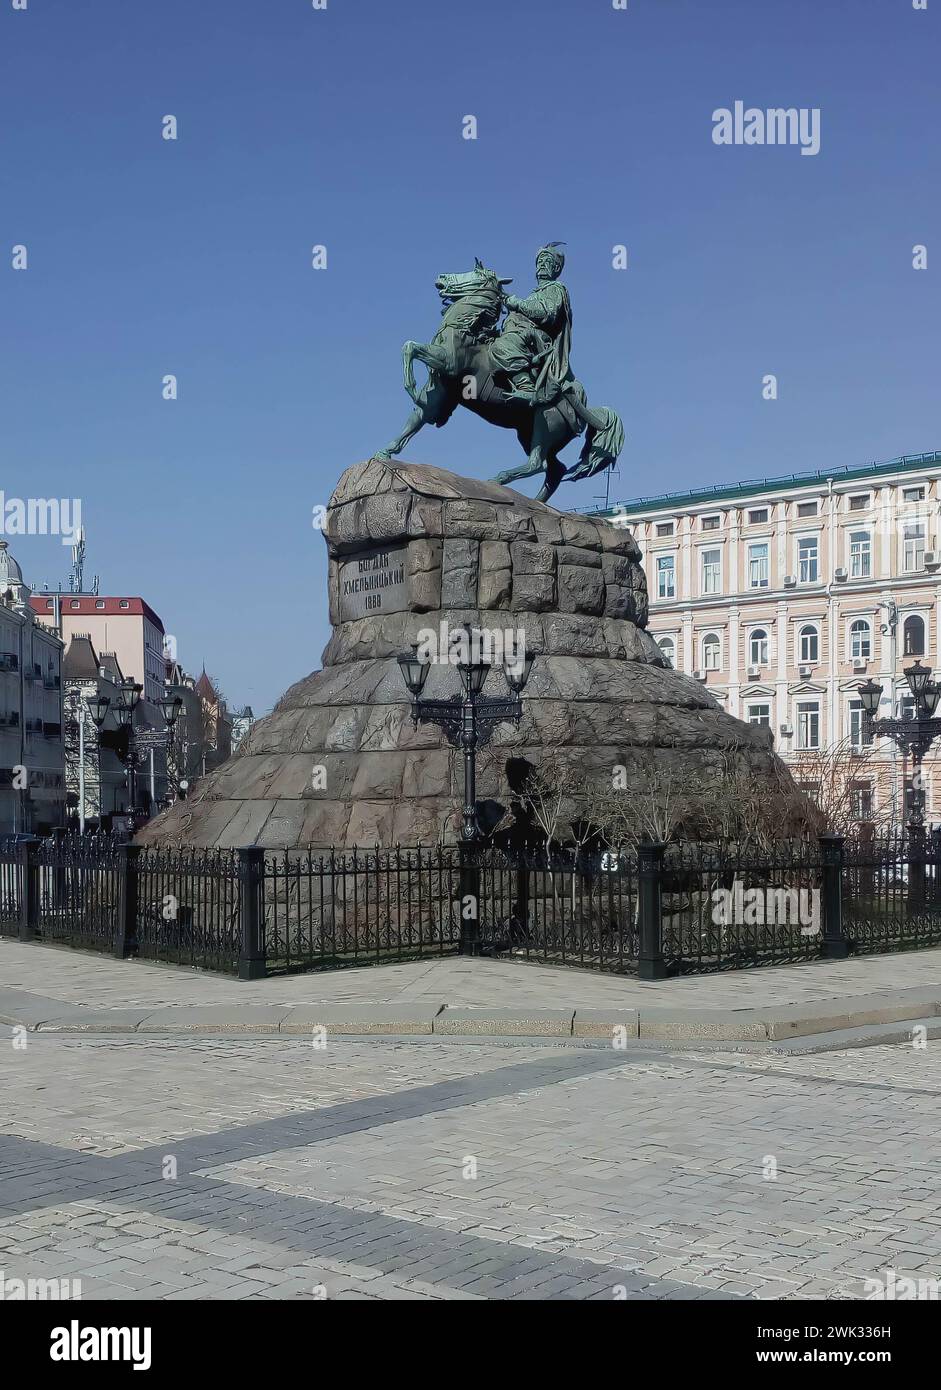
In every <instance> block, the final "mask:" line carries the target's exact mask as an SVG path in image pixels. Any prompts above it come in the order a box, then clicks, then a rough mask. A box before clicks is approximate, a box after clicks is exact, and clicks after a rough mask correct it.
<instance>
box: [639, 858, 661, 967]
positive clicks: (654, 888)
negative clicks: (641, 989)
mask: <svg viewBox="0 0 941 1390" xmlns="http://www.w3.org/2000/svg"><path fill="white" fill-rule="evenodd" d="M665 849H666V845H664V844H659V843H647V844H640V845H638V846H637V880H638V909H639V911H638V927H639V934H640V943H639V949H638V957H637V974H638V976H639V977H640V979H642V980H663V979H665V978H666V973H667V967H666V961H665V960H664V959H663V903H662V891H663V854H664V850H665Z"/></svg>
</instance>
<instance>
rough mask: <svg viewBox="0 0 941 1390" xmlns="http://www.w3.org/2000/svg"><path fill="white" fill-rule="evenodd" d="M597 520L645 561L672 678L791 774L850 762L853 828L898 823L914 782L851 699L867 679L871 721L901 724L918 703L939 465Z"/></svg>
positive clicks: (687, 497)
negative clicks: (876, 691) (872, 684)
mask: <svg viewBox="0 0 941 1390" xmlns="http://www.w3.org/2000/svg"><path fill="white" fill-rule="evenodd" d="M604 514H605V515H607V516H608V517H609V519H610V520H612V521H613V522H614V523H615V524H616V525H619V526H626V527H628V528H629V529H630V530H631V531H632V533H633V534H634V536H635V537H636V539H637V541H638V543H639V545H640V547H641V552H642V555H643V562H644V568H645V570H646V574H647V583H648V588H649V591H650V631H651V633H652V634H653V636H654V637H655V638H656V639H657V641H658V643H659V645H660V647H661V650H662V651H663V652H664V654H665V655H666V656H667V657H668V658H669V660H670V661H671V662H672V664H673V665H674V666H675V667H676V668H677V669H678V670H681V671H684V672H686V673H687V674H690V675H693V676H695V677H697V678H698V679H699V680H701V681H703V683H704V684H705V685H706V686H707V688H708V689H709V690H710V691H711V692H712V694H713V695H714V696H715V697H716V699H717V700H719V701H720V702H721V703H722V704H723V706H724V707H725V709H726V710H727V711H728V712H729V713H730V714H734V715H736V716H737V717H739V718H740V719H745V720H748V721H749V722H751V723H754V724H764V725H766V726H767V727H769V728H770V729H772V730H773V732H774V737H775V746H776V748H777V751H778V752H779V754H780V755H781V756H782V757H783V759H784V760H785V761H786V762H789V763H791V764H792V765H793V766H794V767H795V768H797V769H800V770H803V771H806V770H807V769H809V768H812V767H813V765H814V763H815V761H816V762H818V763H819V764H820V765H821V766H822V765H823V763H824V762H825V758H826V755H827V754H828V752H829V755H830V756H832V755H833V754H834V750H836V752H837V753H842V751H843V750H845V751H846V754H847V758H848V759H849V760H850V761H851V762H852V763H853V766H854V774H853V775H854V778H855V779H856V781H855V782H854V784H853V786H852V797H853V799H854V801H855V803H856V812H857V814H858V818H859V819H879V820H890V819H896V820H899V819H901V817H902V815H903V814H904V806H905V797H906V777H907V775H908V769H907V768H906V767H905V764H904V761H903V759H902V757H901V755H900V754H898V753H897V751H896V749H895V745H894V744H893V743H892V742H891V741H890V740H888V739H880V740H878V741H877V742H876V743H875V744H873V743H872V741H871V740H870V739H869V737H868V734H867V730H866V726H865V722H864V719H863V713H862V702H861V700H860V699H859V695H858V687H859V685H860V683H861V682H862V681H865V680H867V679H870V678H872V679H875V680H876V681H878V682H879V683H880V684H881V685H882V687H883V696H882V705H881V707H880V710H879V715H880V717H886V716H888V715H895V714H899V713H901V712H904V711H905V710H906V708H907V707H908V706H909V705H910V703H911V696H910V692H909V690H908V688H907V685H906V682H905V677H904V668H905V667H906V666H908V665H910V664H911V663H912V662H913V661H914V660H915V659H920V660H921V661H922V662H923V663H924V664H926V665H928V666H933V667H938V666H939V665H941V453H931V454H920V455H914V456H906V457H904V458H899V459H895V460H893V461H892V462H890V463H883V464H871V465H867V466H864V467H859V468H847V469H842V470H839V469H835V470H832V471H820V472H817V473H801V474H794V475H792V476H790V477H787V478H772V479H767V480H765V481H763V482H747V483H732V484H729V485H727V486H716V487H713V488H709V489H701V490H698V491H693V492H688V493H678V494H671V495H664V496H660V497H648V498H641V499H638V500H637V501H634V502H626V503H622V504H619V505H618V506H615V507H613V508H609V509H607V510H606V511H605V513H604ZM938 752H941V750H938ZM925 773H926V784H925V792H926V814H927V815H928V816H929V817H930V818H932V819H934V820H939V819H941V762H939V759H938V757H937V756H935V755H931V756H929V758H928V759H927V760H926V763H925ZM798 780H799V781H800V780H802V779H801V777H800V776H799V775H798ZM804 785H806V786H807V787H808V789H809V790H811V791H815V790H817V787H816V785H815V784H814V783H813V782H808V781H805V782H804Z"/></svg>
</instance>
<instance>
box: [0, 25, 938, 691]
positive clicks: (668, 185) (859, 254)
mask: <svg viewBox="0 0 941 1390" xmlns="http://www.w3.org/2000/svg"><path fill="white" fill-rule="evenodd" d="M939 25H941V0H930V4H929V8H928V10H927V11H925V12H922V11H917V10H914V9H913V8H912V5H911V2H910V0H852V3H849V0H761V3H757V2H756V0H716V2H715V3H711V2H708V0H629V3H628V6H627V10H626V11H616V10H614V9H613V7H612V5H611V3H610V0H474V3H473V4H464V3H459V0H329V3H328V7H327V9H326V10H325V11H317V10H314V9H313V8H312V6H311V5H310V3H309V2H308V0H133V3H129V2H128V0H29V4H28V9H27V10H26V11H25V12H18V11H14V10H13V9H12V8H11V3H10V0H0V53H2V82H0V116H2V129H3V132H4V135H3V143H2V157H0V229H2V235H0V250H2V261H0V286H2V288H0V313H2V324H3V334H2V342H3V362H2V372H0V422H2V423H0V428H2V434H0V440H2V445H0V447H2V454H0V461H2V469H0V487H2V488H3V489H4V490H5V492H6V494H7V496H8V497H10V496H23V497H27V496H75V495H78V496H80V497H81V498H82V501H83V507H84V520H85V523H86V526H87V530H88V544H89V570H97V571H98V572H99V573H100V575H101V580H102V591H103V592H108V593H139V594H141V595H143V596H144V597H145V598H146V599H147V600H148V601H149V602H150V603H151V604H152V605H153V607H154V608H156V610H157V612H158V613H160V615H161V616H162V618H163V620H164V623H165V625H166V627H167V630H168V631H170V632H172V633H174V634H175V635H176V637H177V640H178V644H179V652H180V656H181V658H182V660H183V661H184V663H185V664H186V665H187V666H188V667H189V668H191V669H194V670H196V671H197V672H198V670H199V668H200V666H201V665H202V663H203V662H205V664H206V667H207V668H208V669H209V670H210V671H211V672H212V673H214V674H215V675H217V676H218V678H219V679H220V682H221V684H222V686H223V688H224V690H225V692H226V693H227V695H228V697H229V699H230V701H231V702H234V703H237V704H241V703H243V702H245V701H249V702H250V703H251V704H252V705H253V706H254V707H255V710H256V713H260V712H262V711H264V710H266V709H268V708H270V706H271V705H272V703H273V702H274V701H275V700H276V699H277V698H278V696H279V695H280V693H281V692H282V691H283V690H284V689H285V687H286V686H287V685H289V684H290V683H291V682H292V681H294V680H296V679H298V678H299V677H300V676H302V675H304V674H306V673H307V672H308V671H310V670H312V669H314V668H315V667H316V666H318V665H319V661H320V653H321V650H322V647H323V644H324V642H325V640H326V638H327V636H328V633H329V629H328V624H327V618H326V597H325V583H324V580H325V554H324V545H323V540H322V538H321V537H320V536H319V534H317V533H316V532H315V531H313V530H312V529H311V526H310V515H311V509H312V507H313V506H314V505H316V504H318V503H325V502H326V501H327V499H328V497H329V494H330V491H331V489H332V487H333V485H334V483H335V481H336V479H337V477H338V476H339V474H340V473H341V471H342V470H343V469H344V468H345V467H347V466H348V465H349V464H351V463H353V462H355V461H357V460H358V459H361V458H364V457H368V456H369V455H370V454H371V453H372V452H373V450H374V449H375V448H377V447H379V446H381V445H382V444H384V443H385V442H386V441H387V439H388V438H389V437H390V436H391V435H392V434H393V433H394V432H396V431H397V430H398V428H399V426H400V424H401V422H402V421H403V420H404V417H405V414H406V411H407V407H408V404H409V402H408V399H407V397H406V395H405V393H404V391H403V389H402V381H401V366H400V355H399V350H400V346H401V344H402V342H403V341H404V340H405V339H406V338H416V339H419V340H422V341H427V339H428V338H430V337H431V336H432V335H433V334H434V332H435V329H436V326H437V319H438V316H439V304H438V299H437V295H436V293H435V290H434V285H433V281H434V277H435V275H436V274H438V273H439V272H441V271H446V270H447V271H459V270H465V269H468V268H469V267H470V265H471V264H472V262H473V258H474V256H475V255H478V256H480V257H481V258H482V259H483V260H484V261H485V262H486V263H487V264H488V265H493V266H495V267H496V268H497V269H498V270H499V272H500V274H501V275H507V276H514V277H515V284H514V289H516V290H517V291H518V292H519V293H525V292H527V291H528V290H529V289H530V288H531V287H532V283H533V281H532V274H533V272H532V262H533V256H534V252H535V250H536V248H537V247H538V246H539V244H540V243H541V242H543V241H545V240H548V239H559V240H565V241H566V242H567V243H568V246H567V255H568V264H567V266H566V280H567V283H568V285H569V287H570V291H571V295H572V301H573V307H574V320H575V331H574V352H573V362H574V366H575V369H576V372H577V374H578V375H579V377H580V378H581V379H582V380H583V381H584V383H585V384H586V387H587V389H588V393H589V397H590V399H591V401H592V402H594V403H597V404H607V405H611V406H613V407H614V408H615V409H617V410H618V411H619V413H620V414H621V415H622V417H623V419H624V422H625V426H626V430H627V444H626V448H625V451H624V454H623V456H622V460H621V469H620V477H619V478H617V479H615V480H614V482H613V485H612V498H613V499H617V498H622V497H623V498H631V497H635V496H639V495H643V494H645V493H650V492H660V491H663V490H666V489H674V488H677V489H679V488H686V487H691V486H693V485H695V484H699V483H704V482H718V481H725V480H733V479H740V478H752V477H761V476H765V475H769V474H776V473H785V472H790V471H793V470H800V469H808V468H825V467H829V466H831V465H843V464H859V463H864V462H866V461H868V460H872V459H884V458H891V457H894V456H895V455H898V454H902V453H914V452H922V451H924V450H928V449H937V448H941V418H939V416H941V392H939V389H938V366H939V360H941V354H939V331H941V327H939V326H941V295H939V292H938V276H939V273H941V167H939V166H941V158H939V129H941V94H939V84H938V72H939V68H941V62H939V60H941V31H939ZM736 100H742V101H744V102H745V103H746V104H747V105H755V106H759V107H769V106H798V107H801V106H806V107H819V108H820V111H821V138H822V147H821V151H820V153H819V154H818V155H817V156H816V157H806V156H801V154H800V152H799V150H797V149H796V148H768V147H762V146H757V147H750V148H741V147H720V146H716V145H714V144H713V142H712V138H711V134H712V112H713V110H714V109H715V108H717V107H724V106H727V107H731V106H732V105H733V103H734V102H735V101H736ZM166 114H173V115H175V116H176V117H177V118H178V121H179V139H178V140H177V141H176V142H175V143H174V142H168V141H164V140H163V139H162V138H161V121H162V118H163V116H164V115H166ZM467 114H473V115H475V116H476V117H477V120H478V125H479V138H478V139H477V140H476V141H468V140H464V139H462V138H461V122H462V118H463V117H464V116H465V115H467ZM17 243H25V244H26V245H27V246H28V248H29V258H30V260H29V269H28V271H26V272H25V273H23V272H13V271H12V270H11V269H10V268H9V266H10V250H9V248H11V247H12V246H13V245H14V244H17ZM314 243H323V244H325V245H326V246H327V249H328V265H329V268H328V269H327V270H326V271H314V270H313V269H311V266H310V248H311V246H312V245H313V244H314ZM619 243H624V244H626V245H627V247H628V248H629V260H630V267H629V269H628V270H627V271H615V270H613V269H612V267H611V248H612V246H614V245H615V244H619ZM916 243H925V244H927V246H928V253H929V268H928V269H927V271H917V272H916V271H914V270H913V269H912V264H911V261H912V246H913V245H915V244H916ZM5 267H6V268H5ZM769 372H770V373H775V374H776V375H777V377H778V380H779V399H778V400H777V401H774V402H770V401H765V400H763V399H762V394H761V380H762V377H763V376H764V374H765V373H769ZM166 373H174V374H175V375H176V376H177V377H178V378H179V389H180V399H179V400H178V401H176V402H173V403H168V402H166V401H164V400H163V399H162V395H161V381H162V378H163V376H164V374H166ZM458 416H459V417H460V418H458V417H456V418H455V419H453V420H452V421H451V423H450V424H449V425H448V427H447V428H446V429H444V430H433V431H427V432H425V434H423V435H421V436H419V438H418V439H416V440H415V441H413V443H412V445H411V446H410V448H409V450H408V451H407V453H406V458H408V459H410V460H412V461H415V462H425V463H435V464H440V465H442V466H445V467H449V468H453V469H456V470H457V471H459V472H462V473H465V474H469V475H472V476H477V477H485V476H489V475H490V474H492V473H493V472H495V471H497V470H498V469H499V468H503V467H507V466H509V465H510V464H513V463H515V462H516V461H517V445H516V442H515V440H514V438H513V436H512V435H510V434H509V433H506V432H504V431H498V430H493V429H491V428H489V427H488V426H486V425H485V424H484V423H483V422H482V421H480V420H478V419H476V418H475V417H473V416H471V415H469V414H467V413H466V412H458ZM575 452H576V450H575V449H572V450H570V451H569V453H570V455H573V454H574V453H575ZM520 457H521V456H520ZM524 486H529V488H530V490H533V489H532V485H531V484H530V485H525V484H524ZM602 488H603V480H602V481H601V482H599V480H592V481H590V482H587V483H583V484H577V485H573V486H571V487H569V488H567V489H565V490H564V491H563V492H561V493H560V494H559V495H558V498H557V500H558V502H559V503H560V504H561V505H570V506H584V505H588V504H590V503H591V502H592V499H593V497H594V496H595V495H596V494H597V493H598V492H599V490H601V489H602ZM13 549H14V551H15V553H16V554H17V556H18V557H19V559H20V560H21V563H22V564H23V568H24V572H25V573H26V575H27V578H28V579H29V580H30V581H31V582H33V583H34V584H35V585H36V587H38V586H39V584H40V582H41V581H42V580H44V579H45V580H47V581H50V582H52V581H54V580H57V579H58V578H59V576H64V575H65V574H66V573H67V569H68V551H67V550H66V549H65V548H63V547H62V546H61V545H60V544H59V542H58V541H57V540H50V539H47V538H21V539H17V540H15V541H14V543H13Z"/></svg>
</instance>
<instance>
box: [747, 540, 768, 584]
mask: <svg viewBox="0 0 941 1390" xmlns="http://www.w3.org/2000/svg"><path fill="white" fill-rule="evenodd" d="M748 587H749V588H750V589H767V587H768V542H767V541H761V542H760V544H758V545H750V546H749V547H748Z"/></svg>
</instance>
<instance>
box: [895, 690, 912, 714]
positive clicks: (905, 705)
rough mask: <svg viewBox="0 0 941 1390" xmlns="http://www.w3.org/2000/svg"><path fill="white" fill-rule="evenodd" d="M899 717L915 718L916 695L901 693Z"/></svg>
mask: <svg viewBox="0 0 941 1390" xmlns="http://www.w3.org/2000/svg"><path fill="white" fill-rule="evenodd" d="M897 717H898V718H899V719H914V718H915V697H914V695H900V696H899V712H898V716H897Z"/></svg>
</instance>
